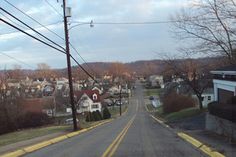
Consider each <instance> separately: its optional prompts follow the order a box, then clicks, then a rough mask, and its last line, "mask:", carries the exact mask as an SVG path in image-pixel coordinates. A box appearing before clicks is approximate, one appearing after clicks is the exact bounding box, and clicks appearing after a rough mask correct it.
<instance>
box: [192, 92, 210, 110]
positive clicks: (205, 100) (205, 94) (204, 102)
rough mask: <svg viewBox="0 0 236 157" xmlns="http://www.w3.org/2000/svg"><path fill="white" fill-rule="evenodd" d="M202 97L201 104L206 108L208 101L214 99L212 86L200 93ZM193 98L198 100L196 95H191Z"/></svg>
mask: <svg viewBox="0 0 236 157" xmlns="http://www.w3.org/2000/svg"><path fill="white" fill-rule="evenodd" d="M202 97H203V100H202V105H203V107H204V108H206V107H207V105H208V104H209V103H211V102H213V101H215V98H214V90H213V89H212V88H208V89H206V90H205V91H204V92H203V93H202ZM193 98H195V100H196V101H199V100H198V98H197V96H196V95H193Z"/></svg>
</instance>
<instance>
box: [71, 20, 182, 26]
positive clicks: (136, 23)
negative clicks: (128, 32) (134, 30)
mask: <svg viewBox="0 0 236 157" xmlns="http://www.w3.org/2000/svg"><path fill="white" fill-rule="evenodd" d="M174 22H179V21H178V20H169V21H146V22H145V21H144V22H93V24H94V25H95V24H97V25H155V24H165V23H174ZM73 23H79V24H90V23H91V22H80V21H73Z"/></svg>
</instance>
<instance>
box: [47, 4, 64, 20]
mask: <svg viewBox="0 0 236 157" xmlns="http://www.w3.org/2000/svg"><path fill="white" fill-rule="evenodd" d="M44 1H45V2H46V3H47V4H48V5H49V6H50V7H51V8H52V9H53V10H54V11H55V12H56V13H57V14H58V15H60V16H61V17H63V15H62V14H61V13H60V12H59V11H58V10H57V9H56V8H55V7H54V6H53V5H52V4H51V3H49V2H48V0H44Z"/></svg>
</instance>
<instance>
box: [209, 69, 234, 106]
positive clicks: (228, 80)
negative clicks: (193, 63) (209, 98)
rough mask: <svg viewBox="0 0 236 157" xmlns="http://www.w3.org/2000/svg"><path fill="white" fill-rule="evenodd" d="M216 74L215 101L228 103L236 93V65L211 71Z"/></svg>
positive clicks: (214, 80)
mask: <svg viewBox="0 0 236 157" xmlns="http://www.w3.org/2000/svg"><path fill="white" fill-rule="evenodd" d="M211 73H212V74H213V75H214V79H213V84H214V95H215V101H218V102H220V103H227V101H228V100H229V99H230V98H231V97H232V96H235V95H236V66H228V67H224V68H221V69H218V70H214V71H211Z"/></svg>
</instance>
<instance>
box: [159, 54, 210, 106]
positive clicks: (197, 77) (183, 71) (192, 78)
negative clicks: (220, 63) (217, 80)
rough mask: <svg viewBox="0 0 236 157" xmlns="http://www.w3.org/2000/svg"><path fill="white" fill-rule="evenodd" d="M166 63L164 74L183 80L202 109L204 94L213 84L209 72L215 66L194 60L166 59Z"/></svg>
mask: <svg viewBox="0 0 236 157" xmlns="http://www.w3.org/2000/svg"><path fill="white" fill-rule="evenodd" d="M164 61H165V64H166V66H165V68H166V70H165V71H164V72H165V73H169V75H170V74H172V76H175V77H177V78H181V79H182V80H183V81H184V82H185V83H186V84H187V85H188V86H189V87H190V89H191V90H192V91H193V93H194V94H195V95H196V96H197V98H198V100H199V108H200V109H202V108H203V104H202V94H203V92H204V91H205V90H206V89H207V88H209V86H210V84H211V75H210V73H209V71H210V69H212V68H213V66H214V64H212V65H210V64H209V63H208V62H207V63H204V62H200V61H199V60H197V59H192V58H187V59H176V58H166V59H165V60H164Z"/></svg>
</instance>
